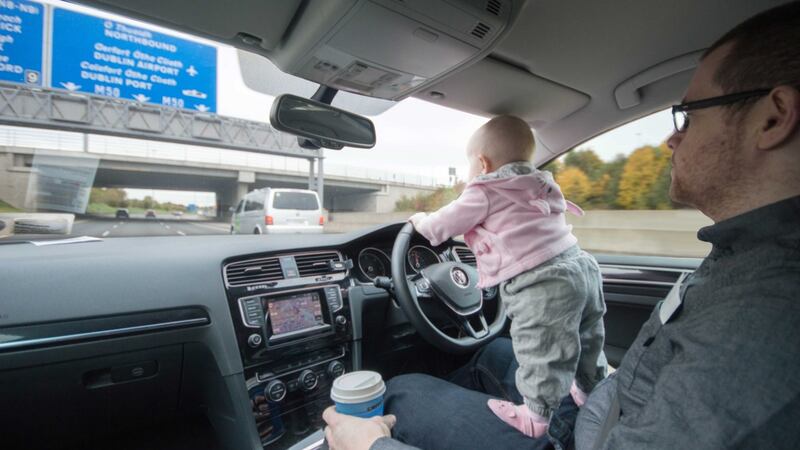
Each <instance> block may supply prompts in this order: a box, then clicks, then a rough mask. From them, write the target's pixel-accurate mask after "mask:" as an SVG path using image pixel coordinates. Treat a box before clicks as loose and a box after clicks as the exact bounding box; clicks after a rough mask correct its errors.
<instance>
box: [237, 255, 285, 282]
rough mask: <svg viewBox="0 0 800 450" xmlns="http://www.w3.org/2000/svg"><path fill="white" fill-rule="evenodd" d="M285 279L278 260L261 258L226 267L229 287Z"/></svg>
mask: <svg viewBox="0 0 800 450" xmlns="http://www.w3.org/2000/svg"><path fill="white" fill-rule="evenodd" d="M282 279H283V271H282V270H281V263H280V261H279V260H278V258H260V259H250V260H247V261H241V262H236V263H233V264H228V265H227V266H225V282H227V283H228V286H246V285H248V284H258V283H266V282H269V281H277V280H282Z"/></svg>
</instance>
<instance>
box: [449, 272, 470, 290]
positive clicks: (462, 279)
mask: <svg viewBox="0 0 800 450" xmlns="http://www.w3.org/2000/svg"><path fill="white" fill-rule="evenodd" d="M450 278H451V279H452V280H453V283H455V284H456V286H458V287H460V288H466V287H468V286H469V276H467V272H464V269H461V268H459V267H453V268H452V269H450Z"/></svg>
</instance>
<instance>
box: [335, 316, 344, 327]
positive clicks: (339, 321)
mask: <svg viewBox="0 0 800 450" xmlns="http://www.w3.org/2000/svg"><path fill="white" fill-rule="evenodd" d="M335 320H336V326H337V327H341V328H344V326H345V325H347V317H345V316H342V315H339V316H336V319H335Z"/></svg>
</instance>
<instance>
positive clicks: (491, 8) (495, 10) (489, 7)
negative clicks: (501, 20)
mask: <svg viewBox="0 0 800 450" xmlns="http://www.w3.org/2000/svg"><path fill="white" fill-rule="evenodd" d="M502 7H503V3H501V2H500V0H489V1H488V2H486V11H487V12H488V13H490V14H494V15H495V16H498V17H499V16H500V8H502Z"/></svg>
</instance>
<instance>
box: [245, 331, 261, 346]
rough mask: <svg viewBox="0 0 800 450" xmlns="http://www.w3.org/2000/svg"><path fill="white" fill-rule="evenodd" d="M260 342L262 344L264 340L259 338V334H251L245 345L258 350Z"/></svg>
mask: <svg viewBox="0 0 800 450" xmlns="http://www.w3.org/2000/svg"><path fill="white" fill-rule="evenodd" d="M262 342H264V339H262V338H261V335H260V334H256V333H253V334H251V335H250V337H248V338H247V345H249V346H250V347H252V348H258V347H259V346H261V343H262Z"/></svg>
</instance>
